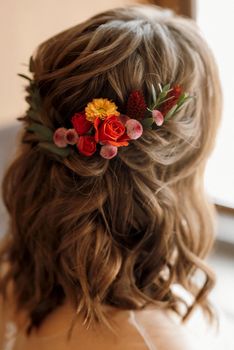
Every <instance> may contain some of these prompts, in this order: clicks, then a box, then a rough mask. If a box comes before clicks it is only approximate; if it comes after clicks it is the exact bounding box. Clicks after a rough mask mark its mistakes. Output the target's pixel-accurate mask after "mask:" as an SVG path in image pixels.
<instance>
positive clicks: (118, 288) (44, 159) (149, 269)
mask: <svg viewBox="0 0 234 350" xmlns="http://www.w3.org/2000/svg"><path fill="white" fill-rule="evenodd" d="M33 59H34V67H33V79H34V80H35V82H36V83H37V84H38V86H39V90H40V97H41V101H42V106H41V110H40V111H39V112H38V113H39V114H40V118H41V120H42V123H43V124H44V125H46V126H47V127H50V128H52V129H53V130H54V129H56V128H58V127H60V126H64V127H67V128H69V127H70V118H71V116H72V115H73V113H75V112H77V111H81V110H83V108H84V107H85V105H87V103H88V102H89V101H90V100H92V99H93V98H94V97H105V98H109V99H112V100H113V101H115V103H116V104H117V105H118V106H119V110H120V111H121V112H122V113H124V112H125V104H126V100H127V97H128V95H129V94H130V92H131V91H133V90H136V89H137V90H142V91H143V93H144V95H145V97H146V99H147V101H148V102H149V101H150V99H151V84H154V86H157V85H158V83H161V84H162V85H164V84H166V83H171V84H173V85H175V84H180V85H182V86H183V88H184V90H185V91H189V92H190V93H192V94H193V95H194V96H195V98H194V99H193V100H192V101H190V103H187V104H186V107H185V108H183V109H182V110H181V111H180V112H179V113H178V114H177V115H176V117H174V118H173V119H172V120H170V121H169V122H168V123H166V124H165V125H162V126H161V127H160V128H158V129H157V131H156V130H144V132H143V135H142V137H141V138H139V139H138V140H132V141H131V143H130V144H129V146H128V147H120V148H119V152H118V156H117V157H115V158H113V159H111V160H107V159H104V158H102V157H100V155H99V154H94V155H93V156H92V157H85V156H82V155H80V154H78V153H77V154H73V155H70V156H68V157H67V158H66V159H64V160H60V161H58V159H57V157H56V156H54V155H53V154H50V153H45V151H43V150H42V149H41V148H40V147H39V146H38V140H37V138H36V136H35V135H34V134H32V133H31V132H29V131H27V130H26V129H22V131H21V134H20V142H19V144H18V148H17V154H16V156H15V158H14V160H13V161H12V163H11V164H10V166H9V167H8V169H7V171H6V173H5V176H4V180H3V186H2V190H3V200H4V203H5V206H6V208H7V210H8V212H9V217H10V221H9V228H8V232H7V234H6V236H5V240H4V244H3V246H2V249H1V254H0V256H1V260H2V261H4V260H5V259H7V260H8V261H9V263H10V264H9V269H8V272H7V273H6V275H5V276H4V278H2V279H1V293H3V294H4V293H5V292H6V286H7V284H8V283H9V282H10V281H13V282H14V296H15V300H16V304H17V307H18V309H19V310H26V311H27V312H28V315H29V319H30V326H29V328H28V331H30V329H32V327H39V326H40V324H41V323H42V322H43V320H44V319H45V317H46V316H47V315H48V314H49V313H50V312H51V311H52V310H53V309H55V308H56V307H57V306H58V305H60V304H62V303H63V302H64V300H65V298H69V300H71V301H72V303H73V305H74V310H77V313H79V314H81V315H82V316H83V317H84V318H85V320H86V321H87V324H90V323H91V322H93V321H94V320H98V321H103V322H105V321H106V318H105V314H104V312H103V310H102V305H104V304H105V305H112V306H114V307H116V308H120V309H140V308H144V307H145V306H146V305H147V304H149V303H155V304H156V305H158V306H160V307H166V308H169V309H173V310H176V311H177V312H178V313H180V315H181V317H182V319H183V320H185V319H186V318H187V316H188V315H189V314H190V312H191V310H192V309H193V308H194V306H196V305H197V304H200V305H201V306H202V308H203V309H208V310H210V307H209V304H208V302H207V294H208V292H209V291H210V289H211V288H212V286H213V283H214V276H213V274H212V272H211V271H210V269H209V268H208V267H207V266H206V265H205V263H204V261H203V258H204V257H205V256H206V255H207V253H208V252H209V251H210V249H211V247H212V244H213V234H214V220H213V214H214V211H213V207H212V205H211V204H210V203H209V201H208V199H207V198H206V195H205V192H204V188H203V174H204V168H205V165H206V161H207V158H208V156H209V155H210V152H211V151H212V149H213V146H214V142H215V136H216V132H217V127H218V124H219V119H220V95H221V93H220V85H219V78H218V74H217V69H216V65H215V62H214V59H213V56H212V54H211V52H210V50H209V48H208V46H207V44H206V43H205V42H204V40H203V39H202V37H201V36H200V33H199V30H198V28H197V27H196V24H195V23H193V21H191V20H189V19H184V18H181V17H178V16H176V15H175V14H173V13H172V12H168V11H163V10H160V9H159V8H156V7H153V6H133V7H128V8H118V9H114V10H110V11H107V12H103V13H101V14H98V15H96V16H94V17H92V18H90V19H88V20H87V21H85V22H83V23H81V24H78V25H76V26H74V27H72V28H70V29H68V30H65V31H63V32H62V33H60V34H58V35H56V36H54V37H52V38H50V39H49V40H47V41H45V42H43V43H42V44H41V45H39V47H38V48H37V50H36V52H35V54H34V57H33ZM27 98H29V99H30V97H27ZM23 121H24V126H25V125H27V123H28V121H29V120H28V117H27V116H26V115H25V116H24V117H23ZM200 270H201V271H203V273H204V276H205V279H204V281H203V283H202V284H196V283H195V279H194V274H195V273H196V272H197V271H200ZM29 281H30V283H29ZM175 284H179V285H181V286H183V287H184V288H185V289H186V290H187V291H188V292H189V293H190V294H191V295H192V296H193V302H192V304H190V305H188V304H185V305H186V309H185V311H184V312H183V313H182V311H181V310H182V309H181V308H180V307H179V305H180V302H181V301H182V299H181V297H179V296H178V295H177V294H176V293H175V290H174V289H173V286H174V285H175ZM5 294H6V293H5ZM107 323H108V321H107Z"/></svg>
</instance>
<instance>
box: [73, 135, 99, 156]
mask: <svg viewBox="0 0 234 350" xmlns="http://www.w3.org/2000/svg"><path fill="white" fill-rule="evenodd" d="M77 148H78V150H79V152H80V153H81V154H84V155H85V156H91V155H92V154H93V153H94V152H95V151H96V141H95V139H94V136H89V135H85V136H80V137H79V140H78V143H77Z"/></svg>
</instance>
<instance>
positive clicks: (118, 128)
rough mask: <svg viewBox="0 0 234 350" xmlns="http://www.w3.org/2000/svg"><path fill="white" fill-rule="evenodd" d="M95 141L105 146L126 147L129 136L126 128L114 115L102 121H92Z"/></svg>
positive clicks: (97, 119) (96, 119) (98, 119)
mask: <svg viewBox="0 0 234 350" xmlns="http://www.w3.org/2000/svg"><path fill="white" fill-rule="evenodd" d="M94 128H95V130H96V132H95V141H96V142H100V143H101V144H103V145H105V144H107V145H113V146H117V147H120V146H128V142H127V141H128V140H130V138H129V136H128V135H127V133H126V128H125V126H124V125H123V123H121V121H120V120H119V118H118V117H117V116H115V115H110V116H108V117H106V119H104V120H103V121H102V120H101V119H100V118H95V120H94Z"/></svg>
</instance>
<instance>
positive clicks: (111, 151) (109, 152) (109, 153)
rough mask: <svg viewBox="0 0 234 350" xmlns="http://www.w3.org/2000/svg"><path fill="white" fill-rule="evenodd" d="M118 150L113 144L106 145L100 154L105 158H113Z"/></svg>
mask: <svg viewBox="0 0 234 350" xmlns="http://www.w3.org/2000/svg"><path fill="white" fill-rule="evenodd" d="M117 152H118V147H117V146H113V145H104V146H102V147H101V150H100V155H101V156H102V157H103V158H106V159H111V158H113V157H115V156H116V154H117Z"/></svg>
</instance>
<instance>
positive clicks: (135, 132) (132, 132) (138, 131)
mask: <svg viewBox="0 0 234 350" xmlns="http://www.w3.org/2000/svg"><path fill="white" fill-rule="evenodd" d="M125 127H126V129H127V135H128V136H129V137H130V139H132V140H136V139H138V138H139V137H140V136H141V135H142V132H143V127H142V124H141V123H140V122H139V121H138V120H136V119H129V120H127V121H126V124H125Z"/></svg>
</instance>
